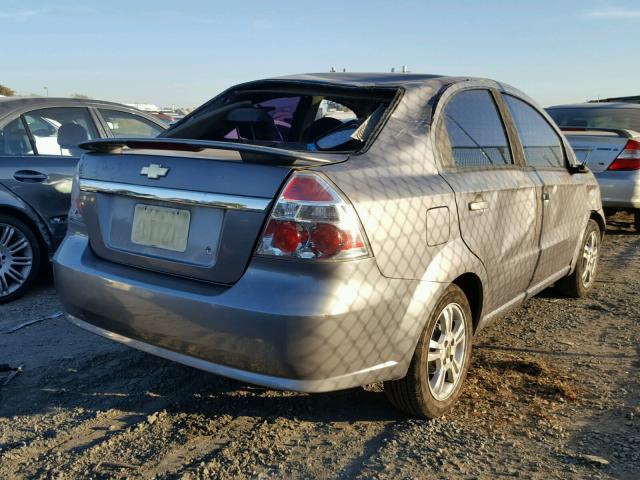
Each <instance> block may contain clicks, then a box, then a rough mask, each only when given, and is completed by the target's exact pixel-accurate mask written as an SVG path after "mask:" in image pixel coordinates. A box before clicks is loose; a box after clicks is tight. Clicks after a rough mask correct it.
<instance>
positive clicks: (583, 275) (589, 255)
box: [555, 219, 602, 298]
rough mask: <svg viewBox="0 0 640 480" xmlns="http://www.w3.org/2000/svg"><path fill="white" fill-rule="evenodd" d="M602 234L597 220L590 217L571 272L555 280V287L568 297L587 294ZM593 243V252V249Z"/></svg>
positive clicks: (595, 267) (594, 275) (595, 272)
mask: <svg viewBox="0 0 640 480" xmlns="http://www.w3.org/2000/svg"><path fill="white" fill-rule="evenodd" d="M601 241H602V234H601V232H600V225H598V222H596V221H595V220H593V219H591V220H589V223H587V228H586V230H585V231H584V236H583V237H582V243H581V246H580V254H579V257H578V261H577V262H576V266H575V268H574V269H573V272H572V273H571V274H570V275H569V276H567V277H565V278H562V279H560V280H558V281H557V282H556V285H555V288H556V290H558V291H560V292H561V293H563V294H564V295H567V296H568V297H574V298H581V297H584V296H585V295H587V294H588V293H589V292H590V291H591V289H592V288H593V285H594V283H595V279H596V274H597V273H598V259H599V258H600V242H601ZM592 243H593V245H594V246H595V252H594V251H593V246H590V245H591V244H592Z"/></svg>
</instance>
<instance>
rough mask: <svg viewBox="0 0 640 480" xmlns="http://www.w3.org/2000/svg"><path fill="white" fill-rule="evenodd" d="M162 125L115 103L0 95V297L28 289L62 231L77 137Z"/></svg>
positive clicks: (147, 132) (141, 131)
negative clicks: (2, 96) (0, 96)
mask: <svg viewBox="0 0 640 480" xmlns="http://www.w3.org/2000/svg"><path fill="white" fill-rule="evenodd" d="M165 128H166V124H164V123H163V122H161V121H159V120H158V119H156V118H155V117H153V116H151V115H147V114H145V113H143V112H141V111H139V110H136V109H133V108H130V107H127V106H125V105H120V104H117V103H111V102H101V101H96V100H81V99H66V98H26V97H5V98H0V303H3V302H7V301H10V300H12V299H14V298H16V297H17V296H19V295H21V294H22V293H23V292H24V291H26V289H28V288H29V285H30V284H31V283H32V282H33V280H34V279H35V278H36V276H37V274H38V271H39V270H40V266H41V265H42V264H44V263H45V262H46V261H47V260H48V259H49V258H50V256H51V255H53V252H54V251H55V249H56V247H57V246H58V245H59V243H60V242H61V240H62V238H63V236H64V234H65V231H66V226H67V213H68V211H69V194H70V192H71V180H72V178H73V174H74V172H75V169H76V164H77V162H78V159H79V157H80V154H81V153H82V150H81V149H80V148H78V144H79V143H82V142H85V141H88V140H95V139H100V138H111V137H118V136H123V135H124V136H127V137H132V136H133V137H136V136H142V137H149V136H156V135H158V134H159V133H160V132H162V131H163V130H164V129H165Z"/></svg>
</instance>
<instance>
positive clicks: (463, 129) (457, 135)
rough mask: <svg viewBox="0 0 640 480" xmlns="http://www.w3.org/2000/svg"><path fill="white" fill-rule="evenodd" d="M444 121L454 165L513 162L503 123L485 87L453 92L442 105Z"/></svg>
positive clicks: (488, 164) (492, 164)
mask: <svg viewBox="0 0 640 480" xmlns="http://www.w3.org/2000/svg"><path fill="white" fill-rule="evenodd" d="M444 122H445V127H446V129H447V133H448V136H449V143H450V144H451V151H452V153H453V159H454V161H455V164H456V166H458V167H485V166H489V167H491V166H504V165H511V164H512V159H511V151H510V149H509V142H508V141H507V135H506V133H505V130H504V125H503V124H502V120H501V118H500V114H499V113H498V108H497V106H496V104H495V101H494V100H493V97H492V95H491V93H490V92H489V91H488V90H466V91H463V92H460V93H458V94H456V95H455V96H454V97H453V98H452V99H451V100H450V101H449V103H447V105H446V106H445V109H444Z"/></svg>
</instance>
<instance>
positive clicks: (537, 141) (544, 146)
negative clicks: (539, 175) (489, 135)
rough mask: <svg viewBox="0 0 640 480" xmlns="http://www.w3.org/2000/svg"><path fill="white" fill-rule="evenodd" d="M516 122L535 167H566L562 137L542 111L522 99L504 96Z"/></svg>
mask: <svg viewBox="0 0 640 480" xmlns="http://www.w3.org/2000/svg"><path fill="white" fill-rule="evenodd" d="M504 99H505V101H506V102H507V105H508V107H509V111H510V112H511V116H512V117H513V121H514V122H515V124H516V128H517V129H518V133H519V134H520V141H521V142H522V146H523V148H524V156H525V159H526V160H527V163H528V164H529V165H532V166H534V167H564V166H565V164H564V153H563V151H562V143H561V142H560V137H558V135H557V134H556V132H555V131H554V130H553V128H551V126H550V125H549V124H548V123H547V121H546V120H545V119H544V117H543V116H542V115H540V113H538V112H537V111H536V110H535V109H534V108H533V107H532V106H531V105H529V104H527V103H525V102H523V101H522V100H520V99H518V98H516V97H512V96H511V95H505V96H504Z"/></svg>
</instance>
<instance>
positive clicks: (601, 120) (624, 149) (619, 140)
mask: <svg viewBox="0 0 640 480" xmlns="http://www.w3.org/2000/svg"><path fill="white" fill-rule="evenodd" d="M547 112H548V113H549V115H550V116H551V118H553V119H554V120H555V122H556V123H557V124H558V126H559V127H560V128H561V129H562V131H563V132H564V134H565V136H566V137H567V140H569V143H571V147H572V148H573V150H574V152H575V154H576V157H577V158H578V160H580V161H581V162H582V163H584V164H585V165H587V166H588V167H589V168H590V169H591V171H592V172H593V173H594V174H595V176H596V178H597V179H598V183H599V184H600V191H601V192H602V205H603V207H604V208H605V211H606V212H607V214H609V215H611V214H614V213H616V212H617V211H621V210H622V211H627V212H629V213H634V218H635V221H634V224H635V229H636V231H638V232H640V105H638V104H634V103H620V102H598V103H579V104H575V105H561V106H556V107H550V108H548V109H547Z"/></svg>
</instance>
